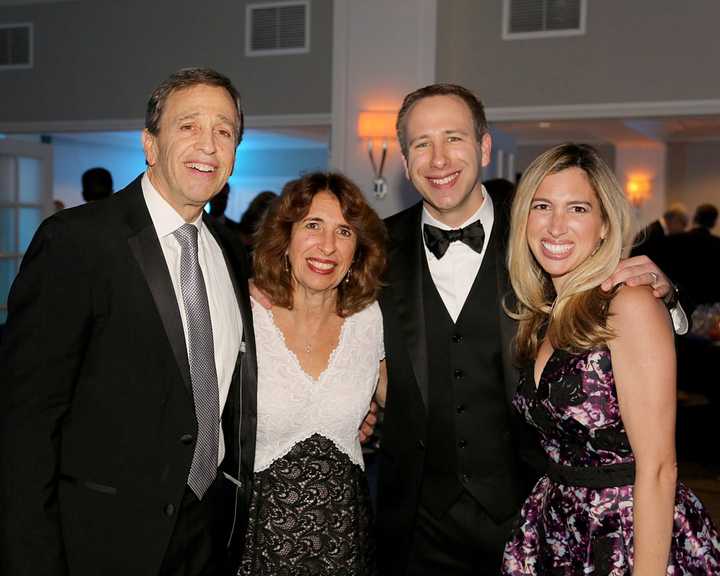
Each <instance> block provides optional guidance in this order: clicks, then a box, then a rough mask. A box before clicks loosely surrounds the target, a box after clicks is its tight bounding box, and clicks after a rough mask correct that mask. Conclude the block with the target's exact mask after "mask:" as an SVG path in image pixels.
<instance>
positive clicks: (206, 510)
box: [159, 476, 226, 576]
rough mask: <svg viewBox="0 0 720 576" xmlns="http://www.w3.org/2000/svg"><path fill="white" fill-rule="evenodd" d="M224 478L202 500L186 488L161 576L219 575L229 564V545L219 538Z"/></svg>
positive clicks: (219, 478)
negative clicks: (227, 559) (221, 485)
mask: <svg viewBox="0 0 720 576" xmlns="http://www.w3.org/2000/svg"><path fill="white" fill-rule="evenodd" d="M220 483H221V477H220V476H218V478H217V479H216V480H215V482H214V483H213V484H212V485H211V486H210V488H208V491H207V492H206V493H205V496H204V497H203V499H202V500H198V499H197V497H196V496H195V494H194V493H193V491H192V490H190V488H189V487H187V486H186V487H185V494H184V495H183V499H182V502H181V504H180V509H179V510H178V511H177V512H176V513H177V514H178V518H177V520H176V522H175V529H174V530H173V534H172V536H171V537H170V543H169V544H168V549H167V551H166V553H165V558H164V559H163V563H162V566H161V567H160V573H159V576H216V575H220V574H222V567H223V566H224V565H225V554H226V552H225V542H222V539H221V537H220V536H219V532H220V527H221V522H220V509H219V507H220V506H221V505H222V501H221V499H220V493H221V490H220Z"/></svg>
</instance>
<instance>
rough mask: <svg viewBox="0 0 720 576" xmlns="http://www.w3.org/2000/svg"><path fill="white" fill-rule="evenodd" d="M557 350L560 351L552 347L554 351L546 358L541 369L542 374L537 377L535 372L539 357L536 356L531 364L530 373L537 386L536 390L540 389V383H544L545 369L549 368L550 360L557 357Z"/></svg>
mask: <svg viewBox="0 0 720 576" xmlns="http://www.w3.org/2000/svg"><path fill="white" fill-rule="evenodd" d="M557 352H558V349H557V348H553V349H552V352H550V356H548V357H547V360H545V364H544V365H543V367H542V370H540V375H539V377H537V378H536V377H535V372H536V370H535V365H536V363H537V358H535V360H533V362H532V364H531V365H530V374H531V376H532V383H533V385H534V387H535V390H539V389H540V385H541V384H542V383H543V380H544V379H545V371H546V370H547V368H548V366H549V365H550V362H551V361H552V360H553V358H554V357H555V354H557Z"/></svg>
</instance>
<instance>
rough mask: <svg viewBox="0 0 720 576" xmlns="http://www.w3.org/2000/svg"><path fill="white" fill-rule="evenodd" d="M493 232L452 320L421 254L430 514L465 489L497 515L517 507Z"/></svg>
mask: <svg viewBox="0 0 720 576" xmlns="http://www.w3.org/2000/svg"><path fill="white" fill-rule="evenodd" d="M495 236H496V234H491V237H490V240H489V245H488V248H487V250H486V253H485V256H484V258H483V263H482V266H481V267H480V271H479V272H478V274H477V276H476V278H475V282H474V283H473V286H472V288H471V290H470V293H469V294H468V297H467V300H466V301H465V304H464V306H463V309H462V311H461V313H460V316H459V317H458V320H457V323H453V321H452V318H450V315H449V314H448V312H447V309H446V308H445V304H444V303H443V301H442V299H441V298H440V295H439V293H438V291H437V288H436V287H435V284H434V283H433V281H432V277H431V276H430V271H429V269H428V266H427V262H426V261H425V259H424V258H423V301H424V307H425V322H426V326H427V327H428V329H427V342H428V369H429V390H428V433H427V442H426V446H427V453H426V458H425V470H424V475H423V476H424V479H423V486H422V495H421V500H422V502H423V504H424V505H425V506H426V507H427V508H428V509H429V510H430V511H431V512H432V513H433V514H435V515H436V516H440V515H441V514H442V513H443V512H444V511H446V510H447V509H448V508H449V507H450V506H451V505H452V504H453V503H454V502H455V501H456V500H457V498H458V497H459V496H460V494H461V493H462V491H463V490H466V491H467V492H468V493H469V494H470V495H471V496H472V497H473V498H474V499H475V500H476V501H477V502H478V503H479V504H480V505H481V506H482V507H483V508H484V509H485V510H486V511H487V513H488V514H489V515H490V516H491V517H492V518H493V519H494V520H496V521H498V522H500V521H502V520H504V519H505V518H508V517H509V516H511V515H512V514H513V513H514V512H516V508H517V487H516V486H515V484H516V477H517V474H516V473H515V466H516V457H515V454H514V448H513V444H512V441H511V436H510V415H509V410H510V408H509V406H508V404H507V400H506V393H505V382H504V377H503V366H502V345H503V344H502V339H501V335H500V318H499V315H500V314H502V313H503V312H502V310H501V307H500V304H499V299H498V290H497V282H498V280H497V279H498V275H497V274H498V270H497V262H496V250H497V249H496V245H495V244H496V240H495Z"/></svg>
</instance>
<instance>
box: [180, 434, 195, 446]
mask: <svg viewBox="0 0 720 576" xmlns="http://www.w3.org/2000/svg"><path fill="white" fill-rule="evenodd" d="M193 440H194V438H193V435H192V434H183V435H182V436H180V443H181V444H185V446H189V445H190V444H192V443H193Z"/></svg>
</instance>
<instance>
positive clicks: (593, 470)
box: [547, 462, 635, 489]
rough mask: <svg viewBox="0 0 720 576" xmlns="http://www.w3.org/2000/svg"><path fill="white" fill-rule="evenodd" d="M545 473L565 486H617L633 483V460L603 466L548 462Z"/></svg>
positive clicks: (596, 487) (597, 487)
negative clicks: (566, 464)
mask: <svg viewBox="0 0 720 576" xmlns="http://www.w3.org/2000/svg"><path fill="white" fill-rule="evenodd" d="M547 475H548V478H550V480H552V481H553V482H557V483H558V484H565V485H566V486H580V487H583V488H595V489H599V488H617V487H619V486H628V485H630V484H634V483H635V462H623V463H621V464H607V465H605V466H563V465H562V464H557V463H556V462H549V463H548V468H547Z"/></svg>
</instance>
